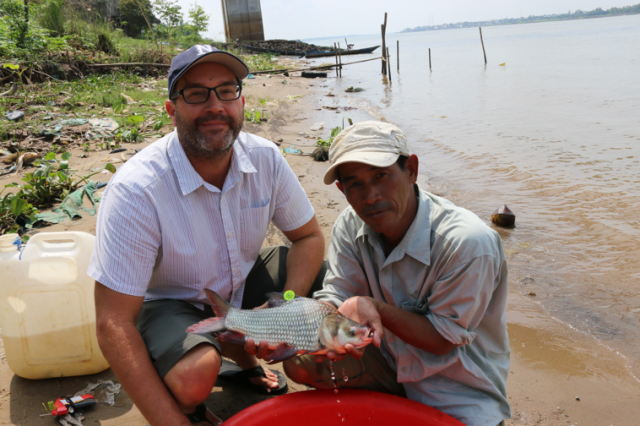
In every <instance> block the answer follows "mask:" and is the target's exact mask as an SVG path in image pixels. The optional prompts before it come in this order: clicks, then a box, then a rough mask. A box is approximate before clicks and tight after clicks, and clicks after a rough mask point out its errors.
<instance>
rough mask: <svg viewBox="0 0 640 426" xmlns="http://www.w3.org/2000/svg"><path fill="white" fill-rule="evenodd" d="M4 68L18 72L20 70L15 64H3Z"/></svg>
mask: <svg viewBox="0 0 640 426" xmlns="http://www.w3.org/2000/svg"><path fill="white" fill-rule="evenodd" d="M4 68H9V69H12V70H19V69H20V65H16V64H4Z"/></svg>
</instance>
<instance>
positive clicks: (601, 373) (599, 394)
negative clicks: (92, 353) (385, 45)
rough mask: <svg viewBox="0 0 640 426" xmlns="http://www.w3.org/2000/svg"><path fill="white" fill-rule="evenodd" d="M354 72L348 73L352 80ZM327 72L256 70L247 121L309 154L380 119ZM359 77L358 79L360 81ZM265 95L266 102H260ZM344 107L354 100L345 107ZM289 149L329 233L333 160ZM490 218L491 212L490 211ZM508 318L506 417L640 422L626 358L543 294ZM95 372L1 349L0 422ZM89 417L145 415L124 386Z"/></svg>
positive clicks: (17, 419)
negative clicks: (28, 368) (37, 373)
mask: <svg viewBox="0 0 640 426" xmlns="http://www.w3.org/2000/svg"><path fill="white" fill-rule="evenodd" d="M372 72H373V71H372ZM347 78H348V77H347V76H345V80H346V79H347ZM329 81H330V79H314V80H310V79H303V78H300V77H296V76H294V75H292V76H291V77H283V76H271V77H269V78H267V77H265V76H256V78H255V79H252V80H246V81H245V90H244V93H245V95H246V98H247V106H246V108H248V109H251V108H257V109H260V110H264V111H266V117H267V121H266V122H263V123H260V124H254V123H246V124H245V127H244V131H247V132H251V133H255V134H257V135H260V136H263V137H265V138H267V139H270V140H272V141H274V142H278V143H279V144H280V145H281V147H286V148H289V147H290V146H295V148H298V149H301V150H302V151H303V152H304V153H306V154H309V153H311V152H312V151H313V149H314V144H315V140H316V137H318V136H322V137H324V138H327V137H328V135H329V133H330V131H331V128H333V127H335V126H336V125H339V124H341V122H342V119H343V117H349V118H351V119H352V120H354V122H355V121H362V120H366V119H373V117H370V116H369V115H367V114H366V113H365V112H363V111H360V110H356V109H350V108H351V107H350V105H351V104H349V103H347V102H346V97H347V96H357V94H349V93H343V92H340V93H338V92H334V93H332V95H333V96H327V95H328V94H329V93H330V92H331V85H330V84H328V82H329ZM355 84H357V81H354V85H355ZM300 95H302V96H300ZM261 99H262V100H264V105H261V102H260V100H261ZM327 107H329V108H327ZM344 107H347V108H348V110H346V111H345V109H344ZM319 122H324V129H322V130H320V131H312V130H310V129H311V127H312V126H314V124H316V123H319ZM165 130H170V129H165ZM410 142H411V141H410ZM150 143H151V141H148V142H147V143H145V144H138V145H128V144H125V145H124V147H126V148H128V149H129V151H132V150H133V149H137V148H143V147H144V146H146V145H148V144H150ZM73 153H74V156H73V158H74V160H73V161H74V162H73V163H72V168H73V167H75V168H78V169H79V170H89V169H91V168H92V167H95V165H96V164H98V163H103V162H105V159H108V158H111V159H112V160H113V159H115V160H119V162H118V163H115V164H114V165H116V166H121V165H122V162H121V161H122V160H121V157H120V156H119V154H115V155H111V156H110V155H109V154H108V153H107V151H103V152H91V153H89V156H88V157H87V158H84V159H80V158H79V154H80V153H81V151H80V149H76V150H75V151H73ZM124 158H128V157H126V156H125V157H124ZM286 159H287V161H288V162H289V164H290V165H291V167H292V169H293V170H294V172H295V174H296V175H297V176H298V179H299V180H300V182H301V184H302V186H303V187H304V189H305V191H306V192H307V195H308V197H309V198H310V200H311V202H312V204H313V207H314V208H315V211H316V216H317V218H318V220H319V222H320V224H321V227H322V229H323V231H324V235H325V238H326V241H327V242H328V241H329V237H330V233H331V228H332V226H333V223H334V221H335V219H336V218H337V216H338V215H339V213H340V212H341V211H342V210H343V209H344V208H345V207H346V206H347V203H346V200H345V199H344V196H343V195H342V194H341V193H340V191H339V190H338V189H337V188H336V187H335V186H325V185H324V184H323V182H322V177H323V175H324V171H325V170H326V169H327V168H328V163H322V162H315V161H314V160H313V159H312V158H311V157H309V156H308V155H294V154H287V155H286ZM420 167H421V170H427V169H428V167H429V165H428V162H426V161H424V160H423V161H421V165H420ZM95 178H96V180H99V181H107V180H108V179H109V178H110V175H107V174H99V175H96V176H95ZM19 179H20V176H15V177H10V178H7V177H5V178H4V179H1V180H0V185H6V184H8V183H10V182H13V181H19ZM420 185H421V186H422V187H423V188H425V189H426V190H429V181H428V179H427V178H426V177H425V176H424V175H423V176H422V177H421V181H420ZM463 207H464V206H463ZM483 219H484V220H485V221H488V218H484V217H483ZM39 231H40V232H54V231H83V232H89V233H95V217H91V216H88V215H85V216H84V217H83V218H82V219H80V220H78V221H74V222H66V223H61V224H58V225H54V226H51V227H47V228H42V229H40V230H39ZM285 243H286V242H285V240H284V237H283V235H282V234H281V233H280V232H279V231H278V230H277V229H275V228H273V227H272V228H271V229H270V232H268V237H267V240H266V241H265V243H264V245H265V246H269V245H275V244H285ZM507 321H508V327H509V335H510V341H511V349H512V357H511V369H510V375H509V379H508V382H507V389H508V395H509V400H510V402H511V406H512V411H513V418H512V419H511V420H508V421H507V422H506V424H507V425H578V424H579V425H605V426H606V425H615V426H632V425H636V424H638V420H637V419H638V418H640V381H639V380H638V379H637V378H636V377H634V376H633V375H632V374H631V369H630V368H629V363H630V361H629V360H627V359H625V358H624V357H622V356H620V355H618V354H616V353H615V351H613V350H611V349H609V348H608V347H606V346H604V345H602V344H599V343H597V342H596V341H595V340H594V339H592V338H591V337H588V336H586V335H585V334H582V333H580V332H578V331H575V330H573V329H571V328H569V327H568V326H567V325H565V324H564V323H562V322H560V321H557V320H555V319H554V318H553V317H552V316H550V315H549V314H548V313H547V312H546V311H545V310H544V309H542V308H541V306H540V305H539V304H538V303H536V301H535V297H532V296H529V295H525V294H522V293H521V292H519V291H518V290H515V289H513V288H512V290H511V292H510V294H509V303H508V307H507ZM1 353H4V348H3V346H2V344H1V342H0V354H1ZM271 368H273V367H271ZM275 368H280V367H279V366H275ZM97 380H114V381H115V380H116V377H115V375H114V374H113V373H112V372H111V371H110V370H106V371H104V372H102V373H99V374H96V375H93V376H81V377H69V378H58V379H47V380H39V381H31V380H25V379H22V378H20V377H18V376H16V375H14V374H13V372H12V371H11V370H10V369H9V367H8V365H7V363H6V359H4V357H2V359H1V361H0V424H13V425H19V424H20V425H22V424H27V425H34V424H35V425H47V424H53V422H54V420H53V419H52V418H51V417H40V414H43V413H44V409H43V406H42V403H43V402H44V403H46V402H47V401H50V400H52V399H56V398H58V397H60V396H63V395H72V394H74V393H75V392H77V391H79V390H81V389H83V388H84V387H85V386H86V383H87V382H90V383H95V382H96V381H97ZM289 386H290V392H297V391H305V390H306V387H304V386H297V385H295V384H293V383H291V382H290V383H289ZM266 398H268V397H267V396H262V395H258V394H256V393H253V392H250V391H247V390H245V389H243V388H241V387H238V386H233V385H229V384H226V383H218V384H217V386H216V387H215V388H214V389H213V391H212V393H211V396H210V397H209V399H208V400H207V404H208V406H209V407H210V408H211V409H212V410H213V411H214V412H216V413H217V414H218V415H219V416H220V417H221V418H223V419H227V418H229V417H230V416H232V415H233V414H235V413H237V412H238V411H240V410H242V409H243V408H246V407H247V406H250V405H252V404H255V403H257V402H259V401H261V400H264V399H266ZM84 424H85V425H90V424H102V425H107V426H111V425H145V424H147V423H146V421H145V419H144V418H143V417H142V415H141V414H140V412H139V411H138V410H137V408H136V407H135V406H134V405H133V403H132V401H131V400H130V399H129V397H128V396H127V394H126V392H125V391H121V392H120V394H119V395H118V396H117V397H116V404H115V406H107V405H103V404H100V405H98V406H97V407H96V408H94V409H92V410H91V411H87V412H86V420H85V421H84Z"/></svg>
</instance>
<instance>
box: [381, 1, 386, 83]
mask: <svg viewBox="0 0 640 426" xmlns="http://www.w3.org/2000/svg"><path fill="white" fill-rule="evenodd" d="M381 27H382V28H381V29H382V74H387V64H386V63H385V55H386V51H387V41H386V40H385V36H386V32H387V12H385V13H384V24H382V25H381Z"/></svg>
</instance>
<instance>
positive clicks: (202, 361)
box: [164, 344, 222, 408]
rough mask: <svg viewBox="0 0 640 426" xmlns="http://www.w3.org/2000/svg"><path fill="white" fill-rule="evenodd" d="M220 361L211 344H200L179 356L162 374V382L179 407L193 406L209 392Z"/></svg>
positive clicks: (201, 400) (216, 376) (205, 397)
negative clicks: (169, 368) (166, 371)
mask: <svg viewBox="0 0 640 426" xmlns="http://www.w3.org/2000/svg"><path fill="white" fill-rule="evenodd" d="M221 363H222V358H221V357H220V354H219V353H218V351H217V349H216V348H215V347H214V346H213V345H209V344H200V345H198V346H196V347H194V348H193V349H191V350H190V351H189V352H187V353H186V354H185V355H184V356H183V357H182V358H180V361H178V362H177V363H176V365H174V366H173V367H172V368H171V370H169V372H168V373H167V374H166V375H165V376H164V382H165V384H166V385H167V387H168V388H169V390H170V391H171V393H172V394H173V395H174V397H175V398H176V400H177V401H178V404H179V405H180V406H181V407H183V408H190V407H195V406H196V405H198V404H200V403H201V402H203V401H204V400H205V399H207V397H208V396H209V394H210V393H211V389H213V386H214V385H215V383H216V379H217V378H218V372H219V371H220V365H221Z"/></svg>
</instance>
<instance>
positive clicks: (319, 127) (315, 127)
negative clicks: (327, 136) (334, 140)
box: [311, 121, 324, 130]
mask: <svg viewBox="0 0 640 426" xmlns="http://www.w3.org/2000/svg"><path fill="white" fill-rule="evenodd" d="M322 129H324V121H323V122H321V123H316V124H314V125H313V126H311V130H322Z"/></svg>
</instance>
